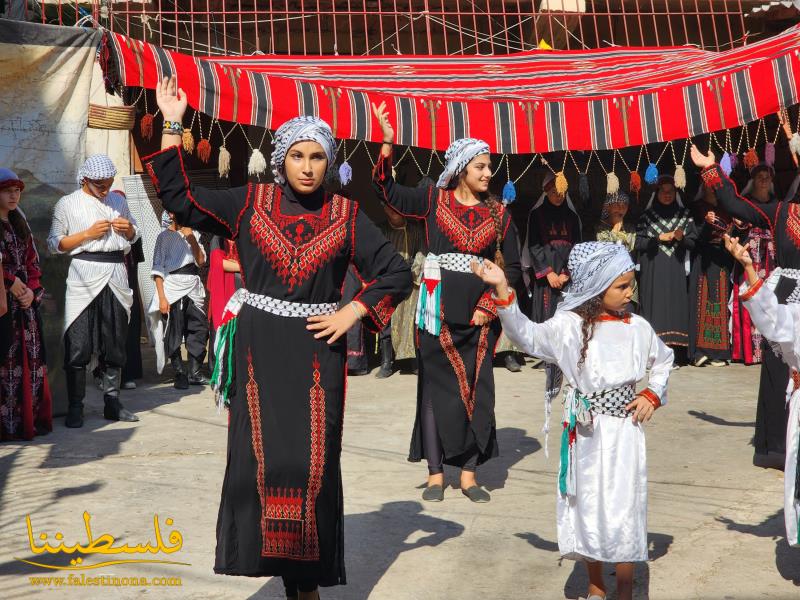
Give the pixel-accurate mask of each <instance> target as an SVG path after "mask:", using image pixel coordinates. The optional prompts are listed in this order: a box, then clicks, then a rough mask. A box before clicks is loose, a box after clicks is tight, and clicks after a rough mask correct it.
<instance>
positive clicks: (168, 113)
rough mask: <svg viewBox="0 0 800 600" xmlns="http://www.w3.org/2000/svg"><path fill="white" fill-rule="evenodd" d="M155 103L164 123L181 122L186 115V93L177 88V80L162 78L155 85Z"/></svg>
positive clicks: (175, 78)
mask: <svg viewBox="0 0 800 600" xmlns="http://www.w3.org/2000/svg"><path fill="white" fill-rule="evenodd" d="M156 103H157V104H158V108H159V110H161V114H162V115H164V120H165V121H173V122H174V121H182V120H183V115H184V114H185V113H186V106H187V105H188V100H187V99H186V93H185V92H184V91H183V90H182V89H181V88H179V87H178V78H177V77H176V76H175V75H173V76H172V77H164V79H162V80H161V83H159V84H158V85H156Z"/></svg>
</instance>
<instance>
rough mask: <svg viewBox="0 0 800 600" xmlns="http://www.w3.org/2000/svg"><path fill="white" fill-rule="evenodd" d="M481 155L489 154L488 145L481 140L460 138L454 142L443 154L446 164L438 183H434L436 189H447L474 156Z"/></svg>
mask: <svg viewBox="0 0 800 600" xmlns="http://www.w3.org/2000/svg"><path fill="white" fill-rule="evenodd" d="M481 154H489V144H487V143H486V142H484V141H483V140H478V139H475V138H460V139H457V140H455V141H454V142H453V143H452V144H450V146H449V147H448V148H447V151H446V152H445V153H444V160H445V162H446V164H445V166H444V171H443V172H442V174H441V175H440V176H439V181H437V182H436V187H439V188H442V189H443V190H444V189H447V188H448V187H449V186H450V183H451V182H452V181H453V178H454V177H457V176H458V174H459V173H461V171H463V170H464V168H465V167H466V166H467V165H468V164H469V161H471V160H472V159H473V158H475V157H476V156H480V155H481Z"/></svg>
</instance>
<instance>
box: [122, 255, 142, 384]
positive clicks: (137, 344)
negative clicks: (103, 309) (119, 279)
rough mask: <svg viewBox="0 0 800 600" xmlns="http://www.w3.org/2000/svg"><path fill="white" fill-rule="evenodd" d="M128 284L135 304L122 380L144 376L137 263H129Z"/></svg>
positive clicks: (129, 328) (129, 326) (126, 345)
mask: <svg viewBox="0 0 800 600" xmlns="http://www.w3.org/2000/svg"><path fill="white" fill-rule="evenodd" d="M128 285H130V286H131V290H133V306H131V320H130V322H129V323H128V335H127V336H126V338H125V340H126V341H125V355H126V359H125V364H124V365H123V367H122V381H132V380H134V379H141V378H142V375H143V373H142V343H141V337H142V296H141V294H140V293H139V278H138V277H137V276H136V264H135V263H131V264H129V265H128Z"/></svg>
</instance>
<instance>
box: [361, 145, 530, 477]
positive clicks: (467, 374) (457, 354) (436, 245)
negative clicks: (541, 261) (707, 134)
mask: <svg viewBox="0 0 800 600" xmlns="http://www.w3.org/2000/svg"><path fill="white" fill-rule="evenodd" d="M373 183H374V186H375V191H376V193H377V195H378V197H379V198H380V199H381V200H382V201H383V202H386V203H387V204H389V205H390V206H392V207H393V208H394V209H395V210H397V211H398V212H399V213H401V214H402V215H403V216H405V217H407V218H409V219H417V220H422V221H423V222H424V223H425V228H426V236H427V243H428V251H429V252H431V253H433V254H436V255H441V254H446V253H462V254H472V255H475V256H480V257H483V258H488V259H490V260H494V254H495V248H496V241H497V236H496V233H495V226H494V221H493V220H492V217H491V215H490V212H489V209H488V207H487V206H486V205H485V204H483V203H481V204H479V205H476V206H465V205H463V204H461V203H460V202H458V200H456V198H455V195H454V194H453V192H452V191H448V192H445V191H440V190H439V189H438V188H435V187H432V186H431V187H428V188H411V187H405V186H401V185H398V184H397V183H395V181H394V178H393V177H392V167H391V159H390V158H387V157H384V156H383V155H382V154H381V156H380V158H379V159H378V163H377V164H376V165H375V170H374V172H373ZM498 205H500V203H499V202H498ZM499 210H500V213H499V214H500V218H501V219H502V228H503V240H502V252H503V257H504V259H505V263H506V267H505V270H506V275H507V277H508V281H509V284H510V285H511V286H512V287H513V286H514V285H515V284H516V282H517V281H518V280H519V277H520V274H521V272H520V266H519V250H518V245H517V232H516V228H515V227H514V225H513V223H512V222H511V215H510V214H508V212H507V211H506V210H505V209H504V208H503V207H502V205H500V206H499ZM441 276H442V300H441V305H442V319H441V320H442V326H441V334H440V335H439V336H434V335H432V334H430V333H428V332H427V331H421V330H420V331H418V339H419V341H418V345H419V379H418V385H417V416H416V419H415V423H414V430H413V433H412V436H411V447H410V450H409V460H410V461H412V462H417V461H420V460H422V458H423V457H426V456H425V452H424V448H423V436H422V423H421V410H422V404H423V400H424V399H427V400H428V401H429V402H430V403H431V404H432V406H433V413H434V419H435V421H436V428H437V431H438V433H439V438H440V440H441V444H442V449H443V452H444V463H445V464H449V465H454V466H457V467H462V466H464V464H465V463H466V462H467V461H468V460H469V459H470V458H472V457H473V456H474V452H475V448H476V446H477V452H478V458H477V464H481V463H483V462H485V461H486V460H488V459H490V458H493V457H495V456H497V454H498V448H497V439H496V431H495V429H496V428H495V417H494V375H493V373H492V356H493V354H494V348H495V345H496V344H497V340H498V339H499V337H500V331H501V327H500V321H499V320H498V319H497V310H496V308H495V305H494V302H492V300H491V298H490V290H489V287H488V286H486V285H484V283H483V282H482V281H481V280H480V279H479V278H478V277H476V276H475V275H474V274H472V273H461V272H457V271H450V270H444V269H442V272H441ZM476 309H477V310H482V311H483V312H485V313H486V314H487V315H488V316H489V318H490V321H489V322H488V323H487V324H486V325H483V326H481V327H476V326H474V325H472V324H471V321H472V315H473V313H474V312H475V310H476ZM427 458H431V457H429V456H428V457H427Z"/></svg>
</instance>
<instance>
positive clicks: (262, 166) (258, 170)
mask: <svg viewBox="0 0 800 600" xmlns="http://www.w3.org/2000/svg"><path fill="white" fill-rule="evenodd" d="M266 170H267V159H266V158H264V155H263V154H261V150H259V149H258V148H256V149H254V150H253V153H252V154H251V155H250V160H249V161H248V163H247V174H248V175H261V174H262V173H264V172H265V171H266Z"/></svg>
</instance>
